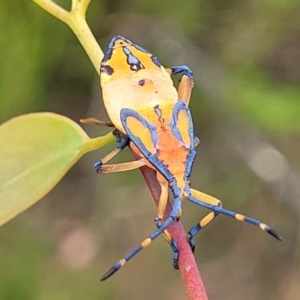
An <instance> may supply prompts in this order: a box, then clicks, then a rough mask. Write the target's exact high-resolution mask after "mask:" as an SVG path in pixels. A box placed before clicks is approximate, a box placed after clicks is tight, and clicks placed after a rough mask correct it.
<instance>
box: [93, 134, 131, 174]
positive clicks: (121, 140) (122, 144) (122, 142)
mask: <svg viewBox="0 0 300 300" xmlns="http://www.w3.org/2000/svg"><path fill="white" fill-rule="evenodd" d="M119 133H120V132H119V131H118V130H117V131H114V134H115V135H116V136H117V142H118V146H117V147H116V148H115V149H114V150H112V151H111V152H109V153H108V154H107V155H105V156H104V157H103V158H102V159H101V160H99V161H97V162H96V163H95V164H94V169H95V171H96V172H97V173H100V172H101V168H102V166H103V165H104V164H106V163H107V162H108V161H110V160H111V159H112V158H113V157H115V156H116V155H117V154H118V153H120V152H121V151H122V150H123V149H124V148H126V147H127V146H128V145H129V142H130V140H129V138H128V137H127V136H126V135H123V136H122V135H119Z"/></svg>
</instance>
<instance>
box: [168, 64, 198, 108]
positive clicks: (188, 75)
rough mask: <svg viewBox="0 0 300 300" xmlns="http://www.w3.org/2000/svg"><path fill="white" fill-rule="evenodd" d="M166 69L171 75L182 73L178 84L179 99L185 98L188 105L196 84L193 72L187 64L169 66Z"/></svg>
mask: <svg viewBox="0 0 300 300" xmlns="http://www.w3.org/2000/svg"><path fill="white" fill-rule="evenodd" d="M166 71H167V72H168V73H169V74H170V75H176V74H182V77H181V80H180V82H179V85H178V90H177V93H178V99H179V100H183V101H184V102H185V103H186V104H187V105H188V104H189V102H190V98H191V93H192V89H193V86H194V81H193V77H194V76H193V72H192V71H191V69H190V68H189V67H187V66H175V67H170V68H167V69H166Z"/></svg>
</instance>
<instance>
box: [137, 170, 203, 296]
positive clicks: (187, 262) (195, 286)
mask: <svg viewBox="0 0 300 300" xmlns="http://www.w3.org/2000/svg"><path fill="white" fill-rule="evenodd" d="M141 172H142V174H143V177H144V179H145V181H146V183H147V185H148V187H149V190H150V193H151V194H152V196H153V199H154V201H155V203H156V205H158V201H159V196H160V186H159V184H158V182H157V180H156V174H155V171H154V170H152V169H150V168H148V167H142V168H141ZM171 200H172V198H170V196H169V200H168V205H167V209H166V214H165V215H167V216H168V215H169V214H170V212H171V209H172V204H171V202H172V201H171ZM168 231H169V232H170V234H171V236H172V238H173V239H174V240H175V241H176V242H177V244H178V247H179V251H180V252H179V270H180V273H181V276H182V280H183V283H184V285H185V289H186V293H187V296H188V299H189V300H208V297H207V294H206V291H205V288H204V285H203V282H202V279H201V276H200V272H199V270H198V266H197V264H196V261H195V257H194V254H193V253H192V251H191V247H190V245H189V243H188V242H187V238H186V233H185V230H184V228H183V225H182V223H181V222H180V221H178V222H173V223H172V224H171V225H170V227H169V228H168Z"/></svg>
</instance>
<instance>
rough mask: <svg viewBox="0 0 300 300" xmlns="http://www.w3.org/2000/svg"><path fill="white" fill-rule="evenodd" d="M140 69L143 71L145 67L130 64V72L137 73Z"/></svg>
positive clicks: (139, 64)
mask: <svg viewBox="0 0 300 300" xmlns="http://www.w3.org/2000/svg"><path fill="white" fill-rule="evenodd" d="M141 69H145V67H144V66H143V65H142V64H141V63H138V64H130V70H132V71H139V70H141Z"/></svg>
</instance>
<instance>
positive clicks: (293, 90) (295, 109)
mask: <svg viewBox="0 0 300 300" xmlns="http://www.w3.org/2000/svg"><path fill="white" fill-rule="evenodd" d="M229 97H230V99H232V101H233V102H234V105H235V107H236V108H237V109H238V110H239V111H240V113H241V114H242V115H243V116H245V117H246V118H248V119H249V120H251V121H252V122H253V121H254V122H255V123H256V124H258V125H259V126H262V127H264V128H266V129H268V130H272V131H281V132H284V131H299V130H300V119H299V115H300V102H299V99H300V88H299V86H297V85H293V84H285V83H280V84H279V83H278V82H277V81H276V80H274V79H271V78H270V77H269V76H267V75H266V74H264V73H262V72H261V71H259V70H258V69H257V68H253V69H252V70H251V71H249V70H248V71H247V74H245V73H243V75H242V76H235V78H234V80H233V82H232V85H231V88H230V92H229Z"/></svg>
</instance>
